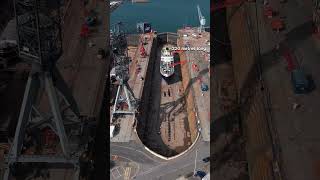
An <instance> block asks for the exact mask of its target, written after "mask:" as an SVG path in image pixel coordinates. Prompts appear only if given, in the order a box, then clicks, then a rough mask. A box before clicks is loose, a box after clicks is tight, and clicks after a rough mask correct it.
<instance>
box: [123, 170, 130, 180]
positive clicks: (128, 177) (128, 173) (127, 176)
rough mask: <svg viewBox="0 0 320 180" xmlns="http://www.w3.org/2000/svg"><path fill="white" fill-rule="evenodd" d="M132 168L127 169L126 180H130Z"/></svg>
mask: <svg viewBox="0 0 320 180" xmlns="http://www.w3.org/2000/svg"><path fill="white" fill-rule="evenodd" d="M130 174H131V167H126V168H125V171H124V180H130V177H131V176H130Z"/></svg>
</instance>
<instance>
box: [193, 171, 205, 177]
mask: <svg viewBox="0 0 320 180" xmlns="http://www.w3.org/2000/svg"><path fill="white" fill-rule="evenodd" d="M206 174H207V173H205V172H203V171H197V172H196V173H195V174H194V176H195V177H198V176H199V177H200V178H203V177H204V176H206Z"/></svg>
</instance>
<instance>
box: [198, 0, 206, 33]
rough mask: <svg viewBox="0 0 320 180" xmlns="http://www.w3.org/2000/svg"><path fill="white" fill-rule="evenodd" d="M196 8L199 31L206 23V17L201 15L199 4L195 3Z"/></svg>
mask: <svg viewBox="0 0 320 180" xmlns="http://www.w3.org/2000/svg"><path fill="white" fill-rule="evenodd" d="M197 9H198V16H199V22H200V27H199V33H201V32H202V30H203V27H204V25H205V24H206V19H205V18H204V16H203V15H202V13H201V10H200V6H199V5H197Z"/></svg>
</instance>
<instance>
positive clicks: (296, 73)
mask: <svg viewBox="0 0 320 180" xmlns="http://www.w3.org/2000/svg"><path fill="white" fill-rule="evenodd" d="M291 83H292V87H293V91H294V93H295V94H307V93H309V92H311V91H312V90H313V89H314V88H315V87H314V83H313V80H312V77H311V76H310V75H309V76H307V75H306V74H305V72H304V71H303V70H302V69H294V70H293V71H292V72H291Z"/></svg>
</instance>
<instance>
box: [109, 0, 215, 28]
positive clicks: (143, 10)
mask: <svg viewBox="0 0 320 180" xmlns="http://www.w3.org/2000/svg"><path fill="white" fill-rule="evenodd" d="M197 5H199V6H200V9H201V13H202V15H203V16H204V17H205V18H206V25H205V26H210V0H149V2H148V3H132V2H131V1H124V3H123V4H122V5H120V7H118V8H117V9H116V10H115V11H113V12H112V13H111V16H110V18H111V19H110V22H111V24H110V25H111V26H112V25H114V24H116V23H118V22H122V23H124V25H125V27H126V31H127V32H128V33H136V24H137V23H139V22H149V23H151V26H152V29H154V30H155V31H157V32H177V29H179V28H182V27H184V26H193V27H195V26H199V25H200V22H199V17H198V10H197Z"/></svg>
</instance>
